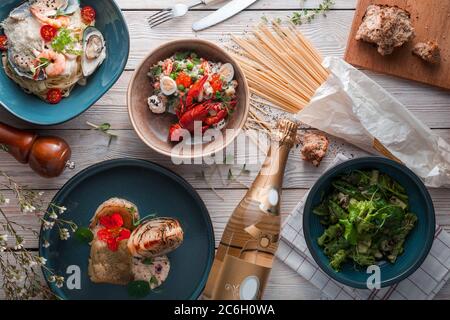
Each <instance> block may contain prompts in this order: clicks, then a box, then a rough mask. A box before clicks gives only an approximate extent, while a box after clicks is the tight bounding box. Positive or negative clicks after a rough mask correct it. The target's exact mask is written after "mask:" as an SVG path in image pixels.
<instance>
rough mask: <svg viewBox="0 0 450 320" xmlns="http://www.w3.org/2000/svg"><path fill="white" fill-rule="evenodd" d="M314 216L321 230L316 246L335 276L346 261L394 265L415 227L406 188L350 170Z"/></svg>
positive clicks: (386, 178) (383, 177)
mask: <svg viewBox="0 0 450 320" xmlns="http://www.w3.org/2000/svg"><path fill="white" fill-rule="evenodd" d="M313 213H314V214H316V215H317V216H319V217H320V219H321V220H320V222H321V224H323V225H324V226H325V227H326V229H325V231H324V232H323V234H322V235H321V236H320V237H319V238H318V239H317V243H318V244H319V246H320V247H322V248H323V250H324V253H325V255H327V256H328V258H329V259H330V260H329V261H330V266H331V267H332V268H333V269H334V270H336V271H339V270H341V268H342V266H343V264H344V263H346V262H353V263H354V264H355V265H356V266H369V265H372V264H375V263H376V262H377V261H379V260H387V261H389V262H391V263H395V261H396V259H397V257H398V256H399V255H401V254H402V253H403V251H404V243H405V241H406V239H407V237H408V235H409V233H410V232H411V230H412V229H413V228H414V226H415V225H416V224H417V216H416V215H415V214H414V213H411V212H410V211H409V207H408V195H407V194H406V190H405V188H404V187H403V186H402V185H400V184H399V183H398V182H397V181H395V180H394V179H392V178H391V177H389V176H388V175H387V174H384V173H380V172H379V171H378V170H371V171H369V170H366V171H360V170H355V171H352V172H350V173H349V174H346V175H343V176H340V177H338V178H336V179H335V180H333V181H332V188H331V191H330V192H329V194H327V195H326V196H325V197H323V199H322V202H321V203H320V204H319V205H318V206H316V207H315V208H314V209H313Z"/></svg>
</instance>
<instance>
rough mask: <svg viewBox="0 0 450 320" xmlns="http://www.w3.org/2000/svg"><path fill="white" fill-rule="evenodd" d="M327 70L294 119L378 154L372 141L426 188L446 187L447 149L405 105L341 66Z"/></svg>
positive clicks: (329, 62)
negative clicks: (392, 156) (327, 74)
mask: <svg viewBox="0 0 450 320" xmlns="http://www.w3.org/2000/svg"><path fill="white" fill-rule="evenodd" d="M323 65H324V66H325V67H326V68H328V69H329V70H330V71H331V75H330V77H329V78H328V80H327V81H326V82H325V83H324V84H323V85H322V86H321V87H320V88H319V89H318V90H317V92H316V94H315V96H314V97H313V99H312V100H311V103H310V104H309V105H308V106H307V107H305V108H304V109H303V110H302V111H301V112H299V113H298V114H297V119H298V120H300V121H302V122H304V123H305V124H307V125H310V126H312V127H314V128H317V129H319V130H322V131H324V132H326V133H328V134H331V135H334V136H336V137H339V138H342V139H344V140H346V141H347V142H349V143H352V144H354V145H356V146H358V147H360V148H361V149H363V150H366V151H367V152H370V153H373V154H379V152H378V151H377V150H376V149H375V148H374V140H375V139H378V141H380V142H381V144H382V145H383V146H384V147H385V148H386V149H387V150H388V151H389V152H390V153H391V154H392V155H394V156H395V157H396V158H398V159H399V160H400V161H402V162H403V163H404V164H405V165H406V166H408V167H409V168H410V169H411V170H413V171H414V172H415V173H416V174H417V175H418V176H420V177H421V178H422V179H423V181H424V182H425V184H426V185H427V186H429V187H442V186H446V187H450V145H449V144H448V143H446V142H445V141H444V140H443V139H442V138H441V137H439V136H438V135H437V134H435V133H433V132H432V131H431V130H430V129H429V128H428V127H427V126H425V125H424V124H423V123H422V122H421V121H419V120H418V119H417V118H416V117H415V116H414V115H413V114H412V113H411V112H410V111H408V109H406V107H405V106H404V105H402V104H401V103H400V102H399V101H398V100H396V99H395V98H394V97H393V96H392V95H390V94H389V93H388V92H387V91H386V90H384V89H383V88H382V87H381V86H379V85H378V84H377V83H376V82H375V81H373V80H371V79H370V78H369V77H367V76H366V75H365V74H364V73H362V72H361V71H359V70H357V69H356V68H354V67H352V66H351V65H349V64H348V63H346V62H345V61H343V60H342V59H339V58H335V57H328V58H326V59H325V60H324V62H323Z"/></svg>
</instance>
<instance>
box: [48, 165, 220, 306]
mask: <svg viewBox="0 0 450 320" xmlns="http://www.w3.org/2000/svg"><path fill="white" fill-rule="evenodd" d="M112 197H119V198H124V199H127V200H129V201H131V202H133V203H134V204H136V205H137V207H138V209H139V213H140V215H141V217H143V216H145V215H147V214H151V213H156V214H157V216H164V217H174V218H176V219H178V220H179V221H180V223H181V225H182V227H183V230H184V234H185V238H184V242H183V244H182V245H181V246H180V247H179V248H178V249H176V250H175V251H173V252H171V253H170V254H169V255H168V256H169V259H170V262H171V270H170V274H169V277H168V278H167V280H166V282H164V283H163V285H162V286H161V287H159V288H158V289H157V291H155V292H151V293H150V294H149V295H148V296H147V297H146V299H149V300H167V299H170V300H175V299H196V298H198V297H199V295H200V293H201V292H202V290H203V287H204V286H205V284H206V280H207V277H208V274H209V270H210V268H211V265H212V261H213V258H214V232H213V227H212V224H211V220H210V218H209V214H208V211H207V209H206V207H205V205H204V203H203V201H202V200H201V199H200V197H199V196H198V194H197V192H196V191H195V190H194V189H193V188H192V187H191V186H190V185H189V184H188V183H187V182H186V181H185V180H184V179H183V178H181V177H179V176H178V175H176V174H175V173H173V172H171V171H169V170H167V169H165V168H163V167H161V166H159V165H156V164H154V163H151V162H147V161H143V160H134V159H120V160H111V161H106V162H103V163H99V164H96V165H94V166H92V167H90V168H87V169H85V170H84V171H82V172H80V173H78V174H77V175H76V176H75V177H73V178H72V179H71V180H69V181H68V182H67V183H66V184H65V185H64V187H63V188H62V189H61V190H60V191H59V192H58V194H57V195H56V196H55V198H54V199H53V203H55V204H58V205H61V206H65V207H67V211H66V212H65V213H64V214H63V216H64V218H65V219H67V220H72V221H74V222H75V223H77V224H78V225H79V226H85V227H86V226H88V225H89V221H90V219H91V218H92V215H93V214H94V212H95V210H96V208H97V207H98V206H99V205H100V204H101V203H102V202H104V201H105V200H107V199H109V198H112ZM44 239H48V240H49V242H50V243H51V245H50V247H48V248H44V247H43V246H42V243H43V241H44ZM89 252H90V246H89V245H88V244H85V243H81V242H80V241H79V240H78V239H75V238H73V237H71V238H70V239H69V240H66V241H62V240H60V239H59V233H58V229H57V227H55V228H53V229H52V230H50V231H43V230H41V235H40V254H41V256H42V257H44V258H46V259H47V260H48V261H47V267H49V268H50V269H52V270H54V272H55V273H56V274H59V275H66V278H67V273H66V270H67V268H68V267H69V266H71V265H75V266H79V268H80V269H81V290H76V289H74V290H69V289H68V288H67V286H66V285H64V286H63V287H62V288H57V287H56V286H55V285H54V284H53V283H49V286H50V288H51V289H52V290H53V292H54V293H55V294H56V295H57V296H59V297H61V298H62V299H88V300H91V299H131V297H130V296H129V295H128V292H127V287H126V286H119V285H110V284H95V283H92V282H91V281H90V280H89V276H88V272H87V268H88V258H89ZM44 274H45V275H46V277H47V276H48V273H47V272H46V271H45V270H44Z"/></svg>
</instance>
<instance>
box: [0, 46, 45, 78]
mask: <svg viewBox="0 0 450 320" xmlns="http://www.w3.org/2000/svg"><path fill="white" fill-rule="evenodd" d="M34 60H35V58H34V57H32V56H28V55H25V54H18V53H13V51H12V50H8V62H9V65H10V66H11V68H12V70H13V71H14V72H15V73H16V74H17V75H18V76H19V77H24V78H27V79H32V80H36V81H42V80H45V79H46V78H47V76H46V74H45V72H44V71H43V70H42V69H38V70H36V71H35V72H37V74H36V73H35V72H33V70H32V66H33V65H34Z"/></svg>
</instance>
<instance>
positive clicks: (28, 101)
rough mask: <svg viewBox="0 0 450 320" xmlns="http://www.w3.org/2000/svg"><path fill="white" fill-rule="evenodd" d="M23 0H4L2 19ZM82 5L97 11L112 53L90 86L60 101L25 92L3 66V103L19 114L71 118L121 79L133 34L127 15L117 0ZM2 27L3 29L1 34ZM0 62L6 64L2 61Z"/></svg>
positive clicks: (52, 120)
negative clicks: (124, 15) (53, 101)
mask: <svg viewBox="0 0 450 320" xmlns="http://www.w3.org/2000/svg"><path fill="white" fill-rule="evenodd" d="M23 2H24V1H23V0H1V1H0V21H3V20H4V19H5V18H6V17H8V15H9V13H10V12H11V11H12V10H13V9H14V8H16V7H18V6H19V5H20V4H21V3H23ZM80 3H81V5H82V6H86V5H89V6H92V7H94V9H95V10H96V11H97V18H96V25H95V27H96V28H97V29H98V30H100V31H101V32H102V34H103V36H104V37H105V40H106V49H107V53H108V56H107V57H106V60H105V61H104V62H103V64H102V65H101V66H100V68H98V70H96V71H95V72H94V74H93V75H91V76H90V77H89V78H88V79H87V85H86V86H84V87H83V86H78V85H77V86H76V87H75V88H74V90H73V91H72V93H71V95H70V97H68V98H65V99H63V100H62V101H61V102H60V103H59V104H57V105H51V104H48V103H46V102H44V101H42V100H41V99H39V98H37V97H36V96H34V95H29V94H27V93H25V92H24V91H23V90H22V88H20V87H19V86H18V85H17V84H16V83H14V82H13V81H12V80H11V79H9V78H8V76H7V75H6V74H5V72H4V71H3V68H1V69H2V70H0V88H1V89H0V105H3V106H4V107H5V108H6V109H7V110H8V111H9V112H11V113H12V114H14V115H15V116H16V117H18V118H20V119H22V120H25V121H28V122H30V123H34V124H39V125H54V124H58V123H62V122H65V121H68V120H70V119H72V118H74V117H76V116H78V115H80V114H81V113H83V112H84V111H86V110H87V109H88V108H89V107H91V106H92V105H93V104H94V103H95V102H96V101H97V100H98V99H100V98H101V97H102V96H103V95H104V94H105V93H106V92H107V91H108V90H109V89H110V88H111V87H112V86H113V84H114V83H115V82H116V81H117V80H118V79H119V77H120V75H121V74H122V72H123V70H124V69H125V65H126V63H127V60H128V52H129V49H130V36H129V34H128V27H127V24H126V23H125V18H124V17H123V15H122V12H121V11H120V8H119V7H118V6H117V4H116V3H115V2H114V0H81V1H80ZM1 33H2V30H1V29H0V34H1ZM0 66H1V67H3V64H2V63H1V62H0Z"/></svg>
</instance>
